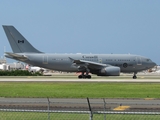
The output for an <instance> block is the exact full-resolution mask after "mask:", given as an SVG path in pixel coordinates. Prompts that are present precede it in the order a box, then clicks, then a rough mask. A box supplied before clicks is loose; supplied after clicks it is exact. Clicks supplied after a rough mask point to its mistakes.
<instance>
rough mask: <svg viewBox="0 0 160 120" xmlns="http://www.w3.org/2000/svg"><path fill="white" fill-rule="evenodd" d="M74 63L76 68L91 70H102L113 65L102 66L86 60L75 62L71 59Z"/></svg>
mask: <svg viewBox="0 0 160 120" xmlns="http://www.w3.org/2000/svg"><path fill="white" fill-rule="evenodd" d="M70 59H71V60H72V61H73V64H74V65H75V66H78V67H81V68H82V67H85V68H88V69H90V70H100V69H102V68H104V67H109V66H111V65H109V64H102V63H98V62H92V61H86V60H74V59H72V58H70Z"/></svg>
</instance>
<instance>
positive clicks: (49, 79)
mask: <svg viewBox="0 0 160 120" xmlns="http://www.w3.org/2000/svg"><path fill="white" fill-rule="evenodd" d="M0 82H122V83H124V82H127V83H145V82H147V83H160V79H154V78H151V79H131V78H130V79H129V78H126V79H114V78H112V79H78V78H77V79H75V78H74V79H73V78H72V79H70V78H67V79H66V78H0Z"/></svg>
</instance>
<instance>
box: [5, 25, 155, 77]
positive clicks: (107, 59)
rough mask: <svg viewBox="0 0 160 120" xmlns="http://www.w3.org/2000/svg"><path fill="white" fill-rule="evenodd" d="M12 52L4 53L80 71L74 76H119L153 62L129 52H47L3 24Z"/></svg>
mask: <svg viewBox="0 0 160 120" xmlns="http://www.w3.org/2000/svg"><path fill="white" fill-rule="evenodd" d="M3 28H4V31H5V33H6V36H7V38H8V41H9V43H10V45H11V47H12V50H13V53H11V52H6V53H5V54H6V55H5V56H6V57H8V58H11V59H15V60H18V61H22V62H25V63H28V64H31V65H34V66H39V67H43V68H47V69H52V70H57V71H65V72H81V73H82V74H81V75H79V76H78V78H89V79H90V78H91V75H89V73H92V74H96V75H98V76H119V75H120V72H124V73H134V75H133V79H136V78H137V76H136V74H137V72H140V71H143V70H147V69H150V68H152V67H154V66H155V65H156V64H155V63H154V62H152V61H151V59H149V58H146V57H143V56H139V55H131V54H49V53H43V52H41V51H39V50H37V49H36V48H34V47H33V46H32V45H31V44H30V43H29V42H28V41H27V40H26V39H25V38H24V37H23V36H22V35H21V34H20V33H19V32H18V31H17V30H16V29H15V28H14V27H13V26H8V25H3Z"/></svg>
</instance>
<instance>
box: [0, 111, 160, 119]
mask: <svg viewBox="0 0 160 120" xmlns="http://www.w3.org/2000/svg"><path fill="white" fill-rule="evenodd" d="M159 118H160V115H126V114H106V119H107V120H108V119H109V120H146V119H147V120H153V119H154V120H159ZM93 119H94V120H103V119H104V115H103V114H94V115H93ZM0 120H48V113H36V112H32V113H31V112H0ZM50 120H89V114H75V113H74V114H72V113H50Z"/></svg>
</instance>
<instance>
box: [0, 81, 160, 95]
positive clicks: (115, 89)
mask: <svg viewBox="0 0 160 120" xmlns="http://www.w3.org/2000/svg"><path fill="white" fill-rule="evenodd" d="M0 97H25V98H28V97H29V98H33V97H34V98H46V97H49V98H86V97H89V98H160V84H159V83H77V82H0Z"/></svg>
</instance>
